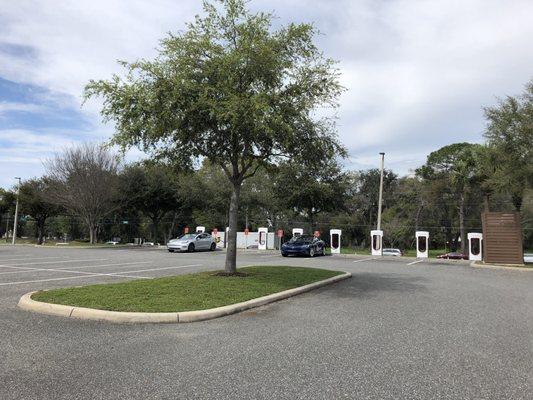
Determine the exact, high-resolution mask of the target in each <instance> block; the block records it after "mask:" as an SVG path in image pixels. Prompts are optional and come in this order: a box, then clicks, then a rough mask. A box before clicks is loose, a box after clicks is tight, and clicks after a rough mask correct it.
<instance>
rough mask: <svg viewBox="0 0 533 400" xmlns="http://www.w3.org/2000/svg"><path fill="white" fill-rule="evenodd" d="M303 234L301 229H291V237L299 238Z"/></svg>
mask: <svg viewBox="0 0 533 400" xmlns="http://www.w3.org/2000/svg"><path fill="white" fill-rule="evenodd" d="M303 234H304V230H303V229H302V228H292V236H300V235H303Z"/></svg>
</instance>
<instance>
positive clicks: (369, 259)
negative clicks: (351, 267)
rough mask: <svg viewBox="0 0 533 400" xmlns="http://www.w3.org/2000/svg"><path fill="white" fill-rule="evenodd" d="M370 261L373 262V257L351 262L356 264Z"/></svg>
mask: <svg viewBox="0 0 533 400" xmlns="http://www.w3.org/2000/svg"><path fill="white" fill-rule="evenodd" d="M371 260H375V258H373V257H370V258H363V259H362V260H355V261H353V262H354V263H358V262H363V261H371Z"/></svg>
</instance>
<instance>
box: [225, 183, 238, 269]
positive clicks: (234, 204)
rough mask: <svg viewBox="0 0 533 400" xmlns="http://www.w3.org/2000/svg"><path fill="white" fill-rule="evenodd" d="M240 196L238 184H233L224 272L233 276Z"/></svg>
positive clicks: (235, 265)
mask: <svg viewBox="0 0 533 400" xmlns="http://www.w3.org/2000/svg"><path fill="white" fill-rule="evenodd" d="M240 195H241V185H240V183H235V182H234V183H233V192H232V193H231V200H230V205H229V232H228V250H227V252H226V264H225V267H224V269H225V272H226V273H227V274H234V273H235V272H237V228H238V226H237V224H238V218H239V199H240Z"/></svg>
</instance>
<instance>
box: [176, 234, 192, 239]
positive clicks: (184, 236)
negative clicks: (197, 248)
mask: <svg viewBox="0 0 533 400" xmlns="http://www.w3.org/2000/svg"><path fill="white" fill-rule="evenodd" d="M195 237H196V234H195V233H187V234H186V235H183V236H180V237H179V238H178V239H181V240H189V239H194V238H195Z"/></svg>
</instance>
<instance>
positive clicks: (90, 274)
mask: <svg viewBox="0 0 533 400" xmlns="http://www.w3.org/2000/svg"><path fill="white" fill-rule="evenodd" d="M200 266H201V264H191V265H179V266H175V267H163V268H150V269H144V270H134V271H124V272H117V273H109V274H103V273H102V274H101V273H95V272H82V271H69V270H64V269H46V268H34V270H41V271H60V272H71V273H75V274H83V275H78V276H68V277H62V278H49V279H36V280H31V281H19V282H5V283H0V286H9V285H22V284H27V283H39V282H52V281H63V280H68V279H80V278H94V277H97V276H116V277H119V278H120V277H123V278H133V279H139V278H140V279H154V277H153V276H152V277H147V276H138V275H124V274H131V273H137V272H149V271H160V270H165V269H176V268H189V267H200ZM13 268H16V267H13Z"/></svg>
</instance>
